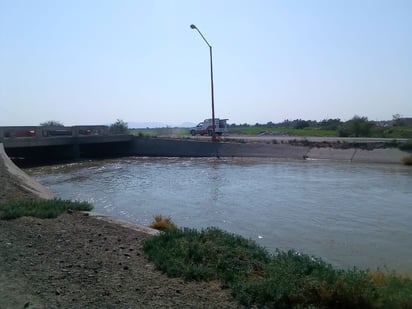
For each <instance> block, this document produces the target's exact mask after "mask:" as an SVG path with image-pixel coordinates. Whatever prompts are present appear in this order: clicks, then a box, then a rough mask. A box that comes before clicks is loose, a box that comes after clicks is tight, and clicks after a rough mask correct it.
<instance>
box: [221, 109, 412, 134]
mask: <svg viewBox="0 0 412 309" xmlns="http://www.w3.org/2000/svg"><path fill="white" fill-rule="evenodd" d="M410 120H411V119H410V118H402V117H400V116H399V114H396V115H393V120H392V121H371V120H368V118H367V117H360V116H354V117H353V118H352V119H350V120H348V121H345V122H343V121H341V120H340V119H339V118H336V119H324V120H322V121H316V120H303V119H295V120H288V119H287V120H284V121H283V122H279V123H274V122H272V121H269V122H268V123H266V124H260V123H256V124H254V125H250V124H247V123H244V124H235V123H233V124H230V125H229V127H230V128H239V127H262V129H263V128H292V129H318V130H330V131H336V135H337V136H339V137H372V136H377V135H379V136H382V135H384V131H385V130H386V131H388V132H390V130H391V129H390V128H393V127H408V126H409V127H410V126H411V125H410V124H409V121H410ZM388 128H389V129H388Z"/></svg>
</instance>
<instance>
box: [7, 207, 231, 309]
mask: <svg viewBox="0 0 412 309" xmlns="http://www.w3.org/2000/svg"><path fill="white" fill-rule="evenodd" d="M147 237H150V236H149V235H148V234H145V233H142V232H138V231H134V230H131V229H128V228H124V227H121V226H119V225H116V224H113V223H108V222H105V221H102V220H99V219H96V218H94V217H91V216H87V215H85V214H82V213H65V214H63V215H61V216H60V217H59V218H57V219H35V218H20V219H18V220H14V221H0V274H1V275H0V304H1V305H0V307H1V308H23V307H24V306H26V307H28V308H237V307H238V305H237V303H236V302H235V301H234V300H233V299H232V297H231V296H230V295H229V292H228V291H227V290H222V289H221V288H220V287H219V284H218V283H216V282H211V283H199V282H184V281H183V280H182V279H177V278H174V279H173V278H168V277H167V276H165V275H163V274H161V273H160V272H158V271H156V270H154V268H153V265H152V264H151V263H149V262H148V261H147V260H146V258H145V257H144V255H143V251H142V244H143V241H144V239H146V238H147ZM2 306H3V307H2Z"/></svg>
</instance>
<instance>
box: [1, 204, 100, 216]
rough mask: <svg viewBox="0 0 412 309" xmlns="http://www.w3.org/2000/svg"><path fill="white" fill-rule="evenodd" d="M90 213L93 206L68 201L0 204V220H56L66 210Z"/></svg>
mask: <svg viewBox="0 0 412 309" xmlns="http://www.w3.org/2000/svg"><path fill="white" fill-rule="evenodd" d="M69 209H70V210H80V211H90V210H92V209H93V206H92V205H91V204H89V203H87V202H73V201H68V200H61V199H53V200H11V201H7V202H5V203H2V204H0V219H3V220H11V219H16V218H19V217H24V216H30V217H37V218H56V217H57V216H58V215H60V214H61V213H63V212H64V211H66V210H69Z"/></svg>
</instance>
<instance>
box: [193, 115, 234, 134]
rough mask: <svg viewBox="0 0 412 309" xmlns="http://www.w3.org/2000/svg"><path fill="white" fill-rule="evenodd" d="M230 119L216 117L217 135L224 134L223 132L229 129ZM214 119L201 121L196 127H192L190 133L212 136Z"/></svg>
mask: <svg viewBox="0 0 412 309" xmlns="http://www.w3.org/2000/svg"><path fill="white" fill-rule="evenodd" d="M227 120H228V119H219V118H215V133H216V134H217V135H222V134H223V132H226V131H227V122H226V121H227ZM212 123H213V121H212V119H205V120H204V121H203V122H201V123H199V124H198V125H197V126H196V127H194V128H191V129H190V134H192V135H193V136H195V135H196V134H200V135H206V134H207V135H209V136H212V133H213V127H212Z"/></svg>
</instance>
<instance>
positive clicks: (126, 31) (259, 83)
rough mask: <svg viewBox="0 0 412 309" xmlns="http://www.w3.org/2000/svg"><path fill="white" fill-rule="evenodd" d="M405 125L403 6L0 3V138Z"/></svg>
mask: <svg viewBox="0 0 412 309" xmlns="http://www.w3.org/2000/svg"><path fill="white" fill-rule="evenodd" d="M192 23H193V24H196V26H197V27H198V28H199V29H200V31H202V33H203V34H204V36H205V37H206V38H207V40H208V41H209V43H210V44H211V45H212V46H213V61H214V63H213V64H214V66H213V67H214V81H215V110H216V117H220V118H229V122H230V123H245V122H246V123H251V124H254V123H256V122H259V123H266V122H268V121H274V122H279V121H283V120H285V119H289V120H292V119H297V118H301V119H312V120H322V119H325V118H340V119H342V120H348V119H350V118H352V117H353V116H354V115H359V116H366V117H368V118H369V119H370V120H388V119H392V115H394V114H400V115H402V116H405V117H412V1H411V0H405V1H402V0H387V1H384V0H371V1H369V0H324V1H321V0H299V1H294V0H282V1H276V0H267V1H263V0H261V1H252V0H248V1H243V0H227V1H225V0H207V1H206V0H205V1H196V0H190V1H184V0H175V1H172V0H163V1H160V0H158V1H153V0H147V1H138V0H134V1H132V0H112V1H107V0H106V1H103V0H95V1H93V0H50V1H45V0H36V1H31V0H25V1H23V0H0V126H2V125H3V126H4V125H38V124H39V123H40V122H43V121H46V120H57V121H60V122H62V123H64V124H65V125H75V124H78V125H80V124H109V123H113V122H114V121H116V119H121V120H124V121H127V122H132V121H133V122H154V121H156V122H163V123H166V124H171V125H174V124H180V123H183V122H199V121H201V120H203V119H205V118H211V99H210V63H209V48H208V47H207V45H206V43H205V42H204V41H203V40H202V38H201V37H200V35H199V34H198V33H197V32H196V31H195V30H192V29H190V24H192Z"/></svg>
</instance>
